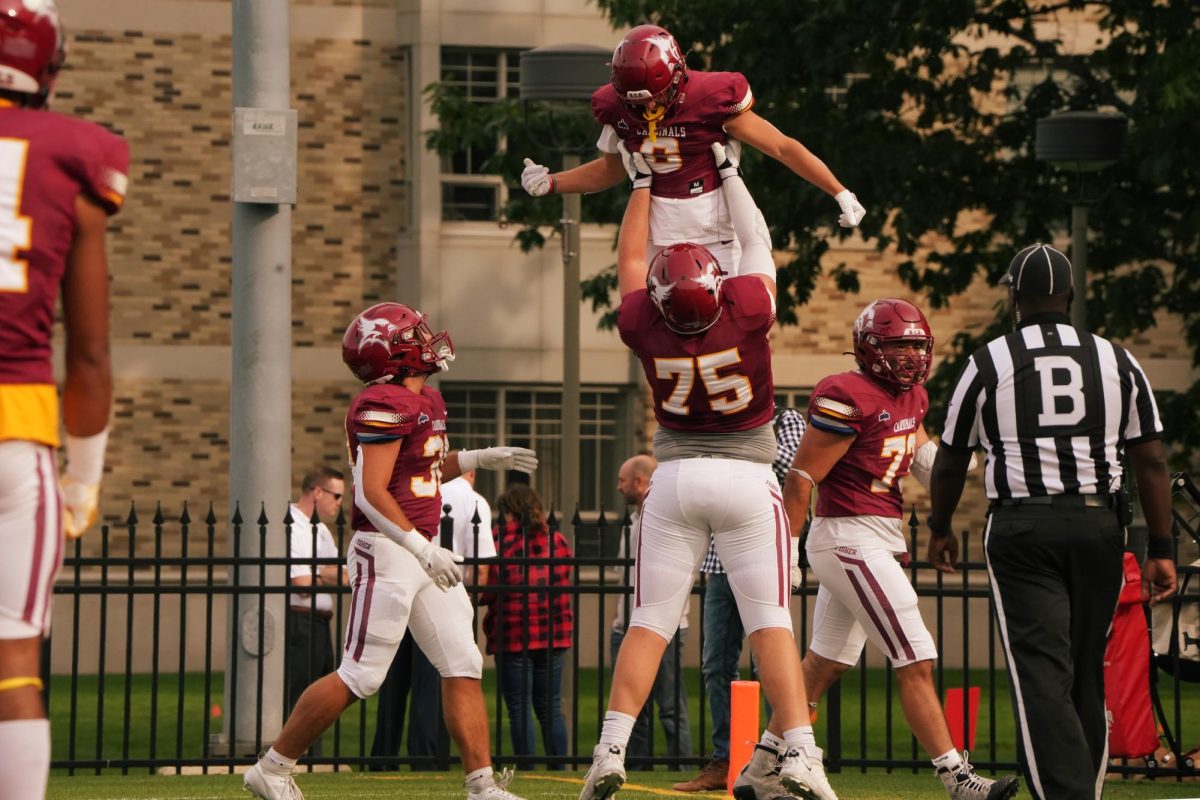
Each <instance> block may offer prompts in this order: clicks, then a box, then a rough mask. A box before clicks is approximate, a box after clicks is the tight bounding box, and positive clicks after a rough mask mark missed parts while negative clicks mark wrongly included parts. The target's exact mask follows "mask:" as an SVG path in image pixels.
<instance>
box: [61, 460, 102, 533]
mask: <svg viewBox="0 0 1200 800" xmlns="http://www.w3.org/2000/svg"><path fill="white" fill-rule="evenodd" d="M59 485H60V486H61V487H62V495H63V531H64V532H65V533H66V534H67V537H68V538H70V539H78V538H79V537H80V536H83V534H84V532H85V531H87V529H88V528H90V527H91V526H92V523H93V522H95V521H96V516H97V513H98V506H99V503H100V484H98V483H79V482H78V481H76V480H75V479H74V478H72V477H71V476H70V475H63V476H62V478H61V479H60V480H59Z"/></svg>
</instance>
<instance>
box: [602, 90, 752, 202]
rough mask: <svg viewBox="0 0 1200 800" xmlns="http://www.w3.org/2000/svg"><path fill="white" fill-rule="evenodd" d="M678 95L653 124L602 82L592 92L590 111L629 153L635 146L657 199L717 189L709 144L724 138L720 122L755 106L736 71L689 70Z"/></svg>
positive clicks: (721, 140)
mask: <svg viewBox="0 0 1200 800" xmlns="http://www.w3.org/2000/svg"><path fill="white" fill-rule="evenodd" d="M682 91H683V92H684V95H683V99H682V100H680V101H679V102H678V103H676V104H675V105H674V106H672V107H671V108H670V109H668V111H667V114H666V116H665V117H664V118H663V119H662V120H660V121H659V122H658V123H657V124H656V133H655V140H654V141H650V138H649V137H650V127H649V123H648V122H647V121H646V120H645V119H644V118H643V117H642V115H641V114H640V113H636V114H635V113H634V112H632V111H630V110H629V108H628V106H626V105H625V104H624V103H623V102H621V99H620V96H619V95H618V94H617V90H616V89H615V88H614V87H613V85H612V84H611V83H606V84H605V85H604V86H601V87H600V88H599V89H597V90H596V91H595V93H593V94H592V114H593V115H595V117H596V121H597V122H599V123H600V124H601V125H611V126H612V127H613V130H615V131H616V132H617V135H618V136H620V137H621V139H622V140H624V142H625V147H626V148H628V149H629V151H630V152H634V151H637V150H640V151H641V152H642V153H643V154H644V155H645V156H646V159H647V160H648V161H649V162H650V166H651V167H652V168H653V169H654V183H653V184H651V186H650V192H651V193H652V194H654V195H656V196H658V197H674V198H687V197H695V196H696V195H698V194H704V193H706V192H712V191H715V190H717V189H719V188H720V187H721V178H720V176H719V175H717V167H716V164H715V163H714V162H713V154H712V143H713V142H724V141H726V140H727V139H728V138H729V137H728V136H726V135H725V129H724V127H723V126H724V124H725V120H727V119H729V118H730V117H732V116H736V115H738V114H741V113H742V112H743V111H746V110H748V109H749V108H750V106H752V105H753V104H754V95H753V94H752V93H751V91H750V84H749V83H747V82H746V77H745V76H744V75H742V73H740V72H701V71H699V70H694V69H692V70H688V72H687V82H686V83H685V84H684V86H683V90H682Z"/></svg>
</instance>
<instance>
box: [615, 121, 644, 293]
mask: <svg viewBox="0 0 1200 800" xmlns="http://www.w3.org/2000/svg"><path fill="white" fill-rule="evenodd" d="M620 151H621V163H622V164H624V169H625V171H626V172H627V173H628V174H629V180H630V181H631V182H632V183H631V184H630V186H631V188H632V189H633V191H632V192H631V193H630V195H629V204H628V205H627V206H625V217H624V218H623V219H622V220H621V236H620V239H619V240H618V242H617V288H618V289H619V290H620V292H621V296H622V297H624V296H625V295H627V294H630V293H632V292H636V291H638V290H639V289H644V288H646V273H647V271H648V270H649V265H648V263H647V262H646V243H647V242H648V241H649V240H650V181H651V179H652V177H653V173H652V172H651V171H650V167H649V165H647V164H646V159H645V157H644V156H642V154H641V153H637V152H634V153H631V152H629V151H628V150H626V149H625V145H624V144H621V145H620Z"/></svg>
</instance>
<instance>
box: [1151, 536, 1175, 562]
mask: <svg viewBox="0 0 1200 800" xmlns="http://www.w3.org/2000/svg"><path fill="white" fill-rule="evenodd" d="M1174 557H1175V548H1174V546H1173V545H1172V543H1171V536H1170V534H1168V535H1166V536H1151V537H1150V538H1149V539H1148V540H1147V542H1146V558H1174Z"/></svg>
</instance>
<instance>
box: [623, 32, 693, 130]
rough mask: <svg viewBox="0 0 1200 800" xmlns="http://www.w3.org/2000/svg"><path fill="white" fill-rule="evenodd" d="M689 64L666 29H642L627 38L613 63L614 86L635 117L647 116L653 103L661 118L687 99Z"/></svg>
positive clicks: (630, 33) (657, 115) (657, 114)
mask: <svg viewBox="0 0 1200 800" xmlns="http://www.w3.org/2000/svg"><path fill="white" fill-rule="evenodd" d="M686 76H687V64H686V63H685V62H684V56H683V51H682V50H680V49H679V43H678V42H676V41H675V37H674V36H672V35H671V33H670V32H669V31H668V30H667V29H666V28H660V27H659V26H657V25H639V26H638V27H636V28H634V29H633V30H631V31H630V32H629V33H627V34H625V38H624V39H622V40H621V41H620V43H619V44H618V45H617V47H616V49H615V50H613V59H612V85H613V87H614V88H615V89H616V90H617V94H618V95H619V96H620V98H621V101H622V102H623V103H625V105H626V106H627V107H628V108H629V109H630V110H631V111H633V112H634V113H635V114H646V113H647V111H646V107H647V105H648V104H649V103H651V102H653V103H654V104H655V105H656V106H657V107H658V108H659V109H662V110H661V111H657V112H655V115H656V116H655V118H656V119H657V118H658V117H659V116H661V115H662V114H663V113H664V112H665V111H666V110H667V109H669V108H670V107H671V106H672V105H674V104H675V103H677V102H679V101H680V100H682V99H683V84H684V79H685V77H686Z"/></svg>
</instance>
